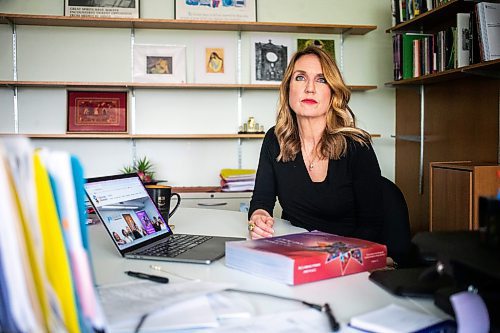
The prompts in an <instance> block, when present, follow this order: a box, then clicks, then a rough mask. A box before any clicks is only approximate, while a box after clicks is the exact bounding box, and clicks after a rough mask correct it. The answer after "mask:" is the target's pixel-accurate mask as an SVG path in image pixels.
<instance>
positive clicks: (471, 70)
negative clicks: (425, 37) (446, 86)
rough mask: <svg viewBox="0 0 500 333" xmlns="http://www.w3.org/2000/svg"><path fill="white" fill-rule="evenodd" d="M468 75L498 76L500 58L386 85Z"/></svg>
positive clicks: (439, 80) (416, 83)
mask: <svg viewBox="0 0 500 333" xmlns="http://www.w3.org/2000/svg"><path fill="white" fill-rule="evenodd" d="M470 76H485V77H493V78H500V59H496V60H490V61H484V62H481V63H477V64H472V65H469V66H464V67H460V68H454V69H449V70H446V71H442V72H437V73H433V74H428V75H422V76H419V77H414V78H411V79H405V80H399V81H392V82H388V83H386V84H385V85H386V86H389V87H390V86H404V85H420V84H431V83H437V82H443V81H448V80H457V79H460V78H465V77H470Z"/></svg>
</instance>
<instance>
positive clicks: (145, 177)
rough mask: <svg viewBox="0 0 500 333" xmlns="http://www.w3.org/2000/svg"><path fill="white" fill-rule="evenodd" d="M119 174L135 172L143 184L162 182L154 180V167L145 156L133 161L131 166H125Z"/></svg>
mask: <svg viewBox="0 0 500 333" xmlns="http://www.w3.org/2000/svg"><path fill="white" fill-rule="evenodd" d="M121 172H122V173H134V172H136V173H137V174H138V175H139V178H141V180H142V182H143V183H144V184H156V183H158V182H160V181H164V180H155V179H154V176H155V171H154V165H153V163H151V161H150V160H149V159H148V158H147V157H146V156H144V157H142V158H140V159H138V160H136V161H134V163H133V164H132V165H127V166H125V167H123V169H121Z"/></svg>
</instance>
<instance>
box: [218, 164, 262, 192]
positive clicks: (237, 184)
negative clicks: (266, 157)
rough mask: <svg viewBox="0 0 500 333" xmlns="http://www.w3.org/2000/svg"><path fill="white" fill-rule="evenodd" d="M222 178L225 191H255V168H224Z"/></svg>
mask: <svg viewBox="0 0 500 333" xmlns="http://www.w3.org/2000/svg"><path fill="white" fill-rule="evenodd" d="M220 178H221V181H220V184H221V186H222V191H223V192H242V191H253V188H254V187H255V170H254V169H222V170H221V171H220Z"/></svg>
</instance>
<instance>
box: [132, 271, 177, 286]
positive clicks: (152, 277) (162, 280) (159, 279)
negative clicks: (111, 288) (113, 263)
mask: <svg viewBox="0 0 500 333" xmlns="http://www.w3.org/2000/svg"><path fill="white" fill-rule="evenodd" d="M125 274H127V275H129V276H133V277H136V278H139V279H145V280H150V281H153V282H158V283H168V278H166V277H163V276H158V275H151V274H146V273H141V272H133V271H125Z"/></svg>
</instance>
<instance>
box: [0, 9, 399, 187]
mask: <svg viewBox="0 0 500 333" xmlns="http://www.w3.org/2000/svg"><path fill="white" fill-rule="evenodd" d="M63 2H64V1H63V0H58V1H54V0H25V1H17V0H0V12H10V13H25V14H47V15H62V14H63ZM173 8H174V6H173V0H168V1H167V0H147V1H145V0H143V1H141V7H140V13H141V17H143V18H166V19H171V18H173V16H174V10H173ZM257 19H258V21H268V22H301V23H324V24H342V23H344V24H366V25H376V26H377V29H376V30H375V31H372V32H370V33H368V34H366V35H364V36H346V37H345V40H344V45H343V57H342V67H343V72H344V76H345V78H346V81H347V83H348V84H353V85H377V86H378V89H376V90H371V91H367V92H354V93H353V94H352V98H351V103H350V105H351V108H352V109H353V110H354V112H355V114H356V116H357V119H358V125H359V126H360V127H362V128H364V129H366V130H367V131H369V132H370V133H378V134H382V138H377V139H374V147H375V150H376V152H377V155H378V158H379V162H380V165H381V168H382V173H383V174H384V175H385V176H386V177H388V178H391V179H394V155H395V148H394V140H393V139H391V138H390V135H391V134H393V133H394V131H395V129H394V126H395V111H394V92H393V90H392V89H390V88H385V87H384V83H385V82H388V81H391V80H392V44H391V43H392V42H391V36H390V34H386V33H385V29H386V28H388V27H389V26H390V23H391V12H390V1H388V0H386V1H380V0H314V1H307V2H304V1H299V0H272V1H269V0H268V1H264V0H259V1H257ZM16 29H17V39H18V41H17V47H18V58H17V61H18V79H19V80H47V81H52V80H53V81H101V82H117V81H132V71H131V64H130V62H131V60H130V59H131V52H130V30H128V29H100V28H66V27H34V26H17V27H16ZM214 36H215V37H216V36H224V37H229V38H235V39H237V32H207V31H204V32H200V31H177V30H155V29H150V30H145V29H142V30H141V29H136V31H135V43H137V44H141V43H154V44H184V45H186V46H187V64H188V70H187V79H188V82H193V77H194V73H193V72H194V71H193V67H194V66H193V65H192V64H193V62H194V46H195V44H196V40H197V39H198V38H202V37H203V38H213V37H214ZM251 36H252V34H250V33H242V64H243V67H242V73H241V75H242V82H243V83H248V82H249V81H250V66H249V63H250V62H249V58H250V52H249V40H250V38H251ZM285 36H287V37H291V38H294V39H295V38H305V37H307V38H333V39H335V44H336V54H337V61H339V62H340V60H341V59H340V54H341V48H340V37H339V36H338V35H317V34H285ZM0 45H1V46H2V47H1V48H0V80H12V79H13V76H12V73H13V71H12V33H11V28H10V27H9V26H8V25H0ZM136 92H137V93H136V109H137V114H136V123H135V131H136V133H148V132H149V133H155V134H156V133H186V134H189V133H234V132H236V131H237V128H238V126H239V125H240V124H241V120H242V119H243V120H244V119H247V118H248V117H249V116H255V117H256V121H258V122H259V123H261V124H263V125H264V126H265V128H266V129H268V128H269V127H270V126H272V125H273V124H274V117H275V111H276V110H275V106H276V102H277V97H278V92H277V91H268V90H244V91H243V95H242V98H241V103H242V105H241V108H242V115H241V116H242V117H241V118H242V119H239V118H238V116H237V112H236V110H237V103H238V92H237V91H236V90H215V89H214V90H198V89H196V90H195V89H185V90H182V89H161V90H160V89H158V90H156V89H139V90H137V91H136ZM12 96H13V93H12V90H11V89H9V88H0V118H1V121H0V132H14V128H15V126H14V124H15V117H14V107H13V97H12ZM18 109H19V131H20V132H21V133H65V131H66V125H65V124H66V90H65V89H63V88H50V89H49V88H43V89H41V88H23V89H19V99H18ZM34 142H35V144H37V145H44V146H49V147H53V148H61V149H65V150H69V151H71V152H73V153H75V154H76V155H78V156H79V157H80V158H81V159H82V160H83V162H84V166H85V170H86V176H98V175H105V174H112V173H117V172H118V171H119V169H120V168H122V167H123V165H125V164H127V163H129V162H130V161H131V158H132V156H133V153H134V151H135V152H136V154H137V155H138V156H143V155H147V156H149V157H150V159H151V160H152V161H153V162H154V163H155V164H156V166H157V174H158V175H157V178H159V179H167V180H168V181H169V182H170V184H172V185H180V186H193V185H200V186H203V185H217V184H218V172H219V171H220V169H221V168H224V167H237V166H238V159H239V156H238V155H239V153H241V156H240V157H241V162H242V167H244V168H256V166H257V161H258V155H259V149H260V140H241V143H240V142H239V141H238V140H137V142H136V146H135V147H134V146H133V145H132V143H131V141H129V140H114V139H113V140H87V139H85V140H73V139H72V140H34ZM240 144H241V146H239V145H240Z"/></svg>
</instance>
